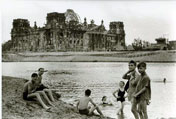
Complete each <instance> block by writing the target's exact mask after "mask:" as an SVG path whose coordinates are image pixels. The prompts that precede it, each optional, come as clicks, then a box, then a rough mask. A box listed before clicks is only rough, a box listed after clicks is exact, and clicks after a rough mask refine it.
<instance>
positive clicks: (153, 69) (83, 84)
mask: <svg viewBox="0 0 176 119" xmlns="http://www.w3.org/2000/svg"><path fill="white" fill-rule="evenodd" d="M40 67H43V68H45V69H47V70H48V72H47V73H45V74H44V75H43V83H44V84H48V85H49V86H51V87H53V88H57V89H59V92H60V93H62V100H63V101H65V102H67V103H71V104H74V105H75V104H76V101H77V99H79V98H80V97H81V96H83V95H84V90H85V89H87V88H89V89H91V90H92V95H91V97H92V98H93V100H94V101H95V102H96V103H101V98H102V97H103V96H104V95H106V96H107V97H108V99H109V100H111V101H112V103H113V106H107V107H100V108H101V109H102V111H103V113H104V114H105V115H106V116H109V117H114V118H116V117H117V116H116V112H117V109H118V107H119V106H118V104H117V102H116V100H115V98H113V96H112V92H113V91H114V90H116V89H117V88H118V83H119V81H121V80H123V79H122V78H121V77H122V75H123V74H124V73H125V72H126V71H127V70H128V63H120V62H119V63H103V62H86V63H85V62H3V63H2V75H3V76H13V77H20V78H26V79H30V75H31V74H32V73H33V72H37V69H38V68H40ZM147 74H148V75H149V77H150V78H151V89H152V99H151V104H150V105H149V106H148V115H149V119H156V118H157V119H160V118H174V117H175V118H176V113H175V110H176V81H175V78H176V77H175V76H176V75H175V74H176V64H175V63H147ZM163 78H166V79H167V82H166V83H165V84H164V83H163V82H162V81H163ZM130 106H131V105H130V103H129V102H128V101H126V105H125V108H124V115H125V118H126V119H133V115H132V113H131V112H130Z"/></svg>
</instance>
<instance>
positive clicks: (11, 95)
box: [2, 76, 111, 119]
mask: <svg viewBox="0 0 176 119" xmlns="http://www.w3.org/2000/svg"><path fill="white" fill-rule="evenodd" d="M25 82H27V80H26V79H21V78H15V77H8V76H2V118H3V119H24V118H25V119H29V118H30V119H99V117H98V116H91V117H87V116H84V115H80V114H79V113H78V112H77V110H76V108H75V107H74V106H73V105H71V104H67V103H65V102H63V101H61V100H59V99H57V101H56V102H55V105H56V108H52V109H51V111H50V112H47V111H46V110H44V109H42V107H41V106H40V105H38V104H37V103H36V102H32V101H24V100H23V99H22V91H23V85H24V83H25ZM55 98H56V96H55ZM107 119H111V118H107Z"/></svg>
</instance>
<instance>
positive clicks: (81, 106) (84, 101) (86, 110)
mask: <svg viewBox="0 0 176 119" xmlns="http://www.w3.org/2000/svg"><path fill="white" fill-rule="evenodd" d="M90 95H91V90H89V89H87V90H86V91H85V96H84V97H82V98H80V100H79V101H78V103H77V109H78V111H79V113H80V114H85V115H92V114H93V111H94V110H97V112H98V113H99V114H100V116H101V117H104V116H103V113H102V112H101V110H100V109H99V107H98V106H97V105H96V104H95V103H94V102H93V100H92V99H91V98H90V97H89V96H90ZM89 102H90V103H92V105H93V107H92V108H90V107H88V104H89Z"/></svg>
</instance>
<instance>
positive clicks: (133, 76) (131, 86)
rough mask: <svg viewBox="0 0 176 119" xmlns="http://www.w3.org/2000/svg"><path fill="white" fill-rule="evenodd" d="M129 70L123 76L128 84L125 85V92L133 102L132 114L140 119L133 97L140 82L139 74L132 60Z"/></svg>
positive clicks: (136, 118)
mask: <svg viewBox="0 0 176 119" xmlns="http://www.w3.org/2000/svg"><path fill="white" fill-rule="evenodd" d="M128 68H129V70H128V71H127V72H126V73H125V74H124V75H123V77H122V78H123V79H127V80H128V82H127V83H126V85H125V90H126V91H127V93H128V100H129V101H130V102H131V112H132V113H133V115H134V117H135V119H139V117H138V113H137V112H136V110H137V102H136V99H135V98H134V97H133V95H134V92H135V90H136V86H137V83H138V81H139V78H138V77H139V74H138V73H137V72H136V62H135V61H133V60H131V61H130V62H129V63H128Z"/></svg>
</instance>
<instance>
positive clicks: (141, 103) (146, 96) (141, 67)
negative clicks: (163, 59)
mask: <svg viewBox="0 0 176 119" xmlns="http://www.w3.org/2000/svg"><path fill="white" fill-rule="evenodd" d="M137 67H138V71H139V73H140V76H139V82H138V84H137V86H136V91H135V94H134V98H135V99H136V101H137V104H138V113H139V116H140V118H141V119H148V115H147V105H148V104H149V100H150V99H151V86H150V78H149V76H148V75H147V74H146V72H145V70H146V63H145V62H140V63H139V64H138V65H137ZM136 111H137V110H136Z"/></svg>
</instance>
